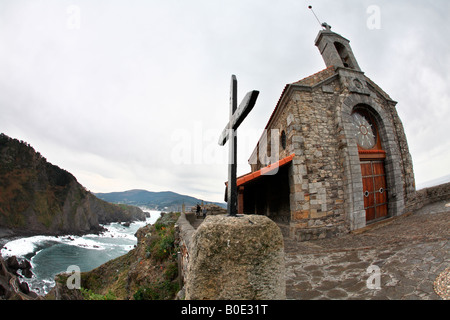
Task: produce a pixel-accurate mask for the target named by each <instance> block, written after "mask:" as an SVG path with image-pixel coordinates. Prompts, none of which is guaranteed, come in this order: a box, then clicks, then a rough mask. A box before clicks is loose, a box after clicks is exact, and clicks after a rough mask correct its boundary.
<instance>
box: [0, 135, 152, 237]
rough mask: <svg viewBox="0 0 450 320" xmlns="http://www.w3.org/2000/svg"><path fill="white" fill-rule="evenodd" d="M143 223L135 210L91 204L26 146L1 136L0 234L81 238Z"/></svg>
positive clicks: (141, 214)
mask: <svg viewBox="0 0 450 320" xmlns="http://www.w3.org/2000/svg"><path fill="white" fill-rule="evenodd" d="M134 220H145V214H144V212H143V211H142V210H140V209H139V208H137V207H131V206H126V205H117V204H110V203H108V202H105V201H103V200H100V199H98V198H96V197H95V196H94V195H93V194H92V193H91V192H89V191H87V190H86V189H85V188H84V187H83V186H82V185H80V184H79V183H78V181H77V180H76V178H75V177H74V176H73V175H72V174H71V173H69V172H67V171H66V170H63V169H61V168H59V167H58V166H55V165H52V164H51V163H49V162H47V160H46V159H45V158H44V157H43V156H42V155H41V154H39V153H38V152H36V151H35V150H34V149H33V148H32V147H31V146H30V145H29V144H27V143H25V142H23V141H18V140H16V139H12V138H9V137H7V136H6V135H4V134H0V228H2V230H3V231H5V230H9V231H10V232H13V233H14V234H18V235H34V234H48V235H61V234H86V233H96V232H100V231H102V227H101V226H100V224H105V223H109V222H116V221H117V222H126V221H134Z"/></svg>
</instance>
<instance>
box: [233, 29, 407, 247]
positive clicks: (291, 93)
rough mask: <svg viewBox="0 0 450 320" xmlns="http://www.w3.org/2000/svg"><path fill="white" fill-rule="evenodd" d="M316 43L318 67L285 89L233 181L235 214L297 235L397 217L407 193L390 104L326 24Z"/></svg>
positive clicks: (333, 232) (403, 143)
mask: <svg viewBox="0 0 450 320" xmlns="http://www.w3.org/2000/svg"><path fill="white" fill-rule="evenodd" d="M315 45H316V46H317V48H318V49H319V52H320V54H321V55H322V57H323V60H324V61H325V64H326V67H327V68H326V69H324V70H322V71H320V72H318V73H316V74H313V75H311V76H309V77H307V78H304V79H302V80H300V81H297V82H294V83H290V84H287V85H286V86H285V88H284V90H283V92H282V94H281V97H280V99H279V101H278V103H277V105H276V107H275V109H274V111H273V113H272V115H271V117H270V119H269V120H268V123H267V125H266V127H265V130H264V133H263V135H262V137H261V138H260V140H259V142H258V144H257V146H256V147H255V149H254V151H253V153H252V155H251V157H250V159H249V164H250V165H251V172H250V173H249V174H247V175H244V176H241V177H238V179H237V185H238V212H239V213H244V214H262V215H266V216H268V217H270V218H271V219H273V220H274V221H275V222H277V224H278V225H279V226H280V228H281V230H282V232H283V234H284V235H285V236H289V237H293V238H295V239H298V240H299V241H305V240H310V239H318V238H326V237H332V236H337V235H340V234H343V233H346V232H348V231H350V230H356V229H360V228H363V227H365V226H367V225H368V224H370V223H373V222H377V221H380V220H382V219H386V218H388V217H394V216H399V215H402V214H404V213H405V212H406V210H407V204H408V200H409V199H411V198H412V197H413V195H414V193H415V183H414V173H413V165H412V159H411V155H410V153H409V149H408V144H407V140H406V136H405V132H404V130H403V125H402V122H401V120H400V118H399V116H398V114H397V111H396V104H397V103H396V102H395V101H394V100H392V99H391V98H390V97H389V95H388V94H387V93H386V92H384V91H383V90H382V89H381V88H380V87H379V86H378V85H377V84H376V83H374V82H373V81H372V80H370V79H369V78H368V77H367V76H366V75H365V74H364V72H363V71H361V69H360V67H359V65H358V62H357V60H356V58H355V56H354V54H353V51H352V49H351V47H350V41H349V40H347V39H346V38H344V37H342V36H341V35H339V34H337V33H335V32H333V31H331V27H330V26H328V25H327V24H324V29H323V30H321V31H320V32H319V34H318V35H317V38H316V40H315ZM271 159H276V161H275V160H271Z"/></svg>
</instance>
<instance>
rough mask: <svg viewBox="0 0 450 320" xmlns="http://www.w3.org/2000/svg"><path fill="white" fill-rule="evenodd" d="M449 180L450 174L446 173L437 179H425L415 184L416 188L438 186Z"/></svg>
mask: <svg viewBox="0 0 450 320" xmlns="http://www.w3.org/2000/svg"><path fill="white" fill-rule="evenodd" d="M447 182H450V175H446V176H443V177H440V178H437V179H433V180H429V181H425V182H422V183H418V184H417V190H420V189H424V188H430V187H434V186H438V185H441V184H444V183H447Z"/></svg>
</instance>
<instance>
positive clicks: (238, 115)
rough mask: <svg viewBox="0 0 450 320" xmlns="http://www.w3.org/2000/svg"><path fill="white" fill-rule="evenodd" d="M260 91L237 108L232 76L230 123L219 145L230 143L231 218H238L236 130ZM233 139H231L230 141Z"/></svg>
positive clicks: (229, 208)
mask: <svg viewBox="0 0 450 320" xmlns="http://www.w3.org/2000/svg"><path fill="white" fill-rule="evenodd" d="M258 94H259V91H256V90H253V91H250V92H248V93H247V95H246V96H245V98H244V99H243V100H242V102H241V104H240V105H239V108H237V80H236V76H235V75H232V76H231V88H230V121H229V122H228V124H227V126H226V127H225V129H224V130H223V131H222V134H221V135H220V138H219V145H221V146H224V145H225V143H227V141H228V140H230V142H229V148H230V149H229V150H230V151H229V155H228V187H227V211H228V215H229V216H237V211H238V210H237V197H238V192H237V185H236V168H237V135H236V130H237V128H238V127H239V126H240V124H241V123H242V121H244V119H245V117H247V115H248V114H249V113H250V111H251V110H252V109H253V107H254V106H255V103H256V99H257V98H258ZM230 138H231V139H230Z"/></svg>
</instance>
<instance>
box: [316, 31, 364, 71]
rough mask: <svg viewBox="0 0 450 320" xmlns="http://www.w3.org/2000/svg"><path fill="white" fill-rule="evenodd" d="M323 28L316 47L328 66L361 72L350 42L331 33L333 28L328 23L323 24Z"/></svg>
mask: <svg viewBox="0 0 450 320" xmlns="http://www.w3.org/2000/svg"><path fill="white" fill-rule="evenodd" d="M322 27H323V28H324V29H323V30H321V31H320V32H319V34H318V35H317V38H316V46H317V48H319V51H320V54H321V55H322V58H323V60H324V61H325V64H326V66H327V67H330V66H335V67H343V68H349V69H353V70H356V71H361V69H360V68H359V66H358V62H357V61H356V59H355V56H354V55H353V51H352V48H351V47H350V41H349V40H347V39H345V38H344V37H342V36H341V35H340V34H337V33H334V32H333V31H331V26H330V25H328V24H327V23H323V24H322Z"/></svg>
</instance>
